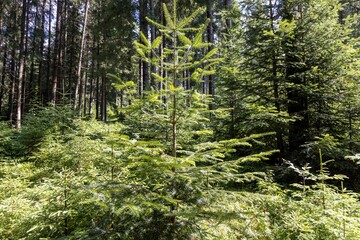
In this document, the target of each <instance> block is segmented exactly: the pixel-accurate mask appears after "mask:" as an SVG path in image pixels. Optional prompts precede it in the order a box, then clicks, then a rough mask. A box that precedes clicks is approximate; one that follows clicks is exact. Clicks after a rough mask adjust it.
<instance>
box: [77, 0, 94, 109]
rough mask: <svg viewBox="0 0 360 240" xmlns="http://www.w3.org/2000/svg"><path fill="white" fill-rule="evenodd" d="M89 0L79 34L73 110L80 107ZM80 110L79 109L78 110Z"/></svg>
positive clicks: (87, 0) (86, 3) (88, 0)
mask: <svg viewBox="0 0 360 240" xmlns="http://www.w3.org/2000/svg"><path fill="white" fill-rule="evenodd" d="M90 4H91V1H90V0H86V2H85V15H84V21H83V28H82V34H81V43H80V53H79V63H78V68H77V73H76V79H77V80H76V86H75V96H74V110H76V109H79V110H80V109H81V99H80V96H79V90H80V88H81V86H80V85H81V68H82V60H83V57H84V50H85V45H86V39H85V37H86V25H87V20H88V12H89V7H90ZM80 111H81V110H80Z"/></svg>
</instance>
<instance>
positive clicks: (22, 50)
mask: <svg viewBox="0 0 360 240" xmlns="http://www.w3.org/2000/svg"><path fill="white" fill-rule="evenodd" d="M22 4H23V6H22V13H21V27H20V42H19V49H20V52H19V73H18V76H17V98H16V123H15V127H16V128H17V129H19V128H21V114H22V96H23V81H24V68H25V45H26V44H25V35H26V32H25V24H26V11H27V2H26V0H23V2H22Z"/></svg>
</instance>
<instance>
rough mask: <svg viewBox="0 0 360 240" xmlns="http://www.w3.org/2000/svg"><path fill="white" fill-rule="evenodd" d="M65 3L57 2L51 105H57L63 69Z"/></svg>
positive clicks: (60, 0)
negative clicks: (62, 44) (62, 48)
mask: <svg viewBox="0 0 360 240" xmlns="http://www.w3.org/2000/svg"><path fill="white" fill-rule="evenodd" d="M63 1H64V0H58V2H57V13H56V28H55V43H54V61H53V73H52V87H51V103H52V104H53V105H55V104H56V100H57V89H58V82H59V78H60V76H59V75H60V68H61V58H62V56H61V55H62V50H61V40H62V37H61V35H62V23H63Z"/></svg>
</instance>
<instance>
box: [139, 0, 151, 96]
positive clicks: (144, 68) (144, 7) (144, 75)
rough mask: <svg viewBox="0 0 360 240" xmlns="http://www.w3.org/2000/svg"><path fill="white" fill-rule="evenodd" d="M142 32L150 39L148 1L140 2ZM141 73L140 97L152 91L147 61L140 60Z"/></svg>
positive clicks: (142, 0)
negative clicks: (143, 92) (147, 18)
mask: <svg viewBox="0 0 360 240" xmlns="http://www.w3.org/2000/svg"><path fill="white" fill-rule="evenodd" d="M139 12H140V13H139V14H140V16H139V17H140V31H141V32H142V33H143V34H144V35H145V37H146V38H148V29H149V24H148V22H147V21H146V19H145V17H147V15H148V0H140V11H139ZM139 71H140V73H141V74H140V76H141V79H140V95H141V94H142V91H143V90H150V83H149V64H148V63H147V62H145V61H142V60H140V64H139Z"/></svg>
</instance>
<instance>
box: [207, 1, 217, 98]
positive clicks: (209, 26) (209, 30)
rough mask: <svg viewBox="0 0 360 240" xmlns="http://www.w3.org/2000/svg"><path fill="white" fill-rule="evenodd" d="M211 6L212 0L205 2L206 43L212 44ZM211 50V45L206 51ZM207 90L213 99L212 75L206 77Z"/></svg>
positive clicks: (212, 18) (212, 19)
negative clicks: (207, 23) (207, 22)
mask: <svg viewBox="0 0 360 240" xmlns="http://www.w3.org/2000/svg"><path fill="white" fill-rule="evenodd" d="M212 4H213V1H212V0H207V4H206V15H207V18H208V19H210V22H209V25H208V27H207V42H208V43H211V44H214V26H213V22H214V16H213V10H212ZM212 49H213V45H211V46H209V48H208V51H209V52H210V51H211V50H212ZM208 89H209V92H208V94H210V95H211V96H212V97H215V83H214V75H209V76H208Z"/></svg>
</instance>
